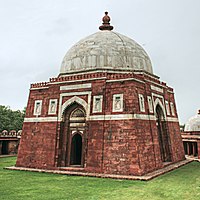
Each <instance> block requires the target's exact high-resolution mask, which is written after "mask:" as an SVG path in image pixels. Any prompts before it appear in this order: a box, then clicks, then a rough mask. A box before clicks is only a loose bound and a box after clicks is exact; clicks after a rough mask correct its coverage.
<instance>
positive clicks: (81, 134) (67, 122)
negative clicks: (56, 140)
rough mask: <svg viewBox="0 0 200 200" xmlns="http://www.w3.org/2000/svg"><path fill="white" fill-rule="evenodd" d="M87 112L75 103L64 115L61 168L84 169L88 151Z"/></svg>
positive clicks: (61, 133) (61, 132)
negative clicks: (86, 142)
mask: <svg viewBox="0 0 200 200" xmlns="http://www.w3.org/2000/svg"><path fill="white" fill-rule="evenodd" d="M85 127H86V112H85V109H84V108H83V106H81V105H80V104H78V103H76V102H74V103H73V104H71V105H70V106H68V107H67V108H66V109H65V111H64V113H63V119H62V123H61V131H60V155H59V157H60V159H59V160H60V162H59V163H60V164H59V165H60V166H61V167H69V166H74V167H83V166H84V162H85V151H86V145H85V141H86V129H85Z"/></svg>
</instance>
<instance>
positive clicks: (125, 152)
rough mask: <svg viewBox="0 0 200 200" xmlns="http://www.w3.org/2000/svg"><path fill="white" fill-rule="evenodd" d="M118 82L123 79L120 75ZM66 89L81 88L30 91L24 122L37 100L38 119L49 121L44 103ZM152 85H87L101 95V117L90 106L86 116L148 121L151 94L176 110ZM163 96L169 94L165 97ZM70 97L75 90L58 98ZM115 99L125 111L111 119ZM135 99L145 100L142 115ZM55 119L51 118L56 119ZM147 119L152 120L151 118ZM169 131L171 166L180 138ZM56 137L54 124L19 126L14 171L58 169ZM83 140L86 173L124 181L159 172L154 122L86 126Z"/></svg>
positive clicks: (178, 155) (171, 127) (174, 126)
mask: <svg viewBox="0 0 200 200" xmlns="http://www.w3.org/2000/svg"><path fill="white" fill-rule="evenodd" d="M119 76H124V75H121V74H120V75H119ZM140 78H141V81H144V77H140ZM154 81H155V80H154ZM82 83H88V81H86V82H84V81H83V82H82ZM69 84H72V85H74V84H80V82H77V83H61V84H58V85H56V84H55V85H49V89H42V90H31V91H30V96H29V101H28V106H27V113H26V117H27V118H29V117H35V116H34V115H33V110H34V101H35V100H38V99H40V100H43V106H42V113H41V117H49V115H48V104H49V99H53V98H56V99H58V100H59V96H60V93H61V91H60V88H59V87H60V85H69ZM151 84H152V83H149V82H146V84H144V83H141V82H138V81H134V80H131V81H120V82H112V83H106V82H105V80H94V81H92V89H91V90H92V95H104V97H103V98H104V103H103V112H102V113H96V114H92V102H91V110H90V112H91V113H90V114H91V115H97V114H101V115H102V114H145V115H148V114H149V110H148V103H147V101H146V99H147V96H151V94H152V93H155V94H157V95H158V96H159V95H160V96H163V97H164V99H165V100H168V101H169V102H170V101H171V102H173V103H174V107H175V108H176V106H175V101H174V95H173V93H171V92H172V90H171V89H170V88H168V87H164V88H163V90H164V92H163V93H160V92H157V91H152V90H151V88H150V85H151ZM168 90H170V91H171V92H170V93H169V92H168ZM73 91H74V90H70V91H62V92H73ZM75 91H76V92H77V91H88V89H77V90H75ZM120 93H123V95H124V105H123V107H124V111H123V112H119V113H113V112H112V97H113V94H120ZM138 94H143V96H144V98H145V112H141V111H140V109H139V101H138ZM158 96H156V97H154V99H153V100H155V98H159V99H160V101H161V102H162V98H160V97H158ZM79 97H80V98H82V99H84V100H85V101H86V102H87V95H82V96H79ZM69 98H71V97H69V96H68V97H63V101H62V103H64V102H65V101H67V100H68V99H69ZM92 99H93V98H92ZM57 114H58V107H57ZM57 114H56V115H54V116H57ZM150 115H151V116H154V113H152V114H150ZM176 116H177V113H176ZM170 117H172V116H170ZM58 125H59V124H58ZM168 131H169V133H170V141H171V147H172V161H173V162H177V161H179V160H182V159H184V151H183V146H182V141H181V137H180V133H179V132H180V131H179V124H178V123H177V122H169V123H168ZM57 133H59V126H57V123H56V122H41V123H35V122H34V123H28V122H26V123H24V126H23V135H22V139H21V144H20V148H19V155H18V159H17V166H23V167H34V168H53V167H57V166H58V165H57V161H58V160H59V159H58V158H57V157H56V155H57V154H58V155H59V152H58V151H57V148H56V138H57V135H56V134H57ZM86 134H87V146H86V148H87V149H86V155H85V156H86V158H85V161H86V163H85V166H86V168H85V171H89V172H102V173H111V174H125V175H128V174H132V175H142V174H145V173H147V172H150V171H153V170H155V169H158V168H161V167H163V163H162V161H161V156H160V148H159V141H158V135H157V127H156V121H152V120H151V121H148V120H132V121H130V120H115V121H104V122H103V121H89V122H88V127H87V131H86ZM61 142H62V141H61ZM199 146H200V145H199ZM57 147H58V146H57ZM59 156H60V155H59ZM55 162H56V163H55ZM58 163H59V161H58Z"/></svg>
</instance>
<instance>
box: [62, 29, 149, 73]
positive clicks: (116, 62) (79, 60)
mask: <svg viewBox="0 0 200 200" xmlns="http://www.w3.org/2000/svg"><path fill="white" fill-rule="evenodd" d="M95 70H96V71H97V70H103V71H106V70H111V71H113V70H114V71H135V70H139V71H141V70H142V71H146V72H148V73H151V74H153V70H152V65H151V61H150V58H149V56H148V55H147V53H146V52H145V50H144V49H143V48H142V47H141V46H140V45H139V44H137V43H136V42H135V41H134V40H132V39H131V38H128V37H126V36H124V35H122V34H119V33H116V32H113V31H110V30H103V31H99V32H97V33H94V34H92V35H90V36H88V37H86V38H84V39H82V40H81V41H79V42H78V43H77V44H75V45H74V46H73V47H71V49H69V51H68V52H67V54H66V55H65V57H64V59H63V61H62V65H61V69H60V75H65V74H71V73H79V72H88V71H95Z"/></svg>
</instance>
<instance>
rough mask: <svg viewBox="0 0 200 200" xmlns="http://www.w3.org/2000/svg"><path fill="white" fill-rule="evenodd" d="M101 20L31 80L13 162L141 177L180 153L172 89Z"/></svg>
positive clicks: (130, 44) (135, 48)
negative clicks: (56, 67) (44, 76)
mask: <svg viewBox="0 0 200 200" xmlns="http://www.w3.org/2000/svg"><path fill="white" fill-rule="evenodd" d="M109 22H110V17H109V16H108V13H107V12H106V13H105V16H104V17H103V24H102V25H101V26H100V27H99V29H100V31H99V32H97V33H94V34H92V35H90V36H88V37H86V38H84V39H82V40H81V41H80V42H78V43H77V44H75V45H74V46H73V47H72V48H71V49H70V50H69V51H68V52H67V54H66V55H65V57H64V59H63V62H62V66H61V69H60V73H59V75H58V77H56V78H50V80H49V82H44V83H36V84H32V85H31V88H30V94H29V99H28V105H27V109H26V116H25V120H24V124H23V132H22V133H23V134H22V138H21V143H20V148H19V154H18V158H17V163H16V166H17V167H26V168H40V169H60V170H68V171H70V170H73V171H81V172H86V173H88V172H92V173H103V174H119V175H144V174H146V173H148V172H152V171H154V170H157V169H161V168H163V167H165V166H166V165H170V164H172V163H176V162H179V161H182V160H184V159H185V156H184V149H183V144H182V140H181V134H180V128H179V121H178V116H177V111H176V103H175V100H174V91H173V89H172V88H171V87H169V86H167V84H166V83H164V82H162V81H160V80H159V77H158V76H156V75H155V74H154V73H153V69H152V65H151V61H150V58H149V56H148V55H147V53H146V52H145V50H144V49H143V48H142V47H141V46H140V45H139V44H138V43H136V42H135V41H134V40H132V39H131V38H129V37H126V36H124V35H122V34H120V33H116V32H113V31H112V29H113V27H112V26H111V25H110V23H109Z"/></svg>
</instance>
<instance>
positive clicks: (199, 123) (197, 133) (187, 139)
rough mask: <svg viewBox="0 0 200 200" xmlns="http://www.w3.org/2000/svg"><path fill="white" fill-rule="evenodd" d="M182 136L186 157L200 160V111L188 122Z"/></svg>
mask: <svg viewBox="0 0 200 200" xmlns="http://www.w3.org/2000/svg"><path fill="white" fill-rule="evenodd" d="M181 135H182V140H183V145H184V150H185V155H186V156H189V157H190V158H194V159H199V160H200V110H199V111H198V114H197V115H195V116H193V117H191V118H190V119H189V120H188V122H187V123H186V125H185V128H184V131H183V132H181Z"/></svg>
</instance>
